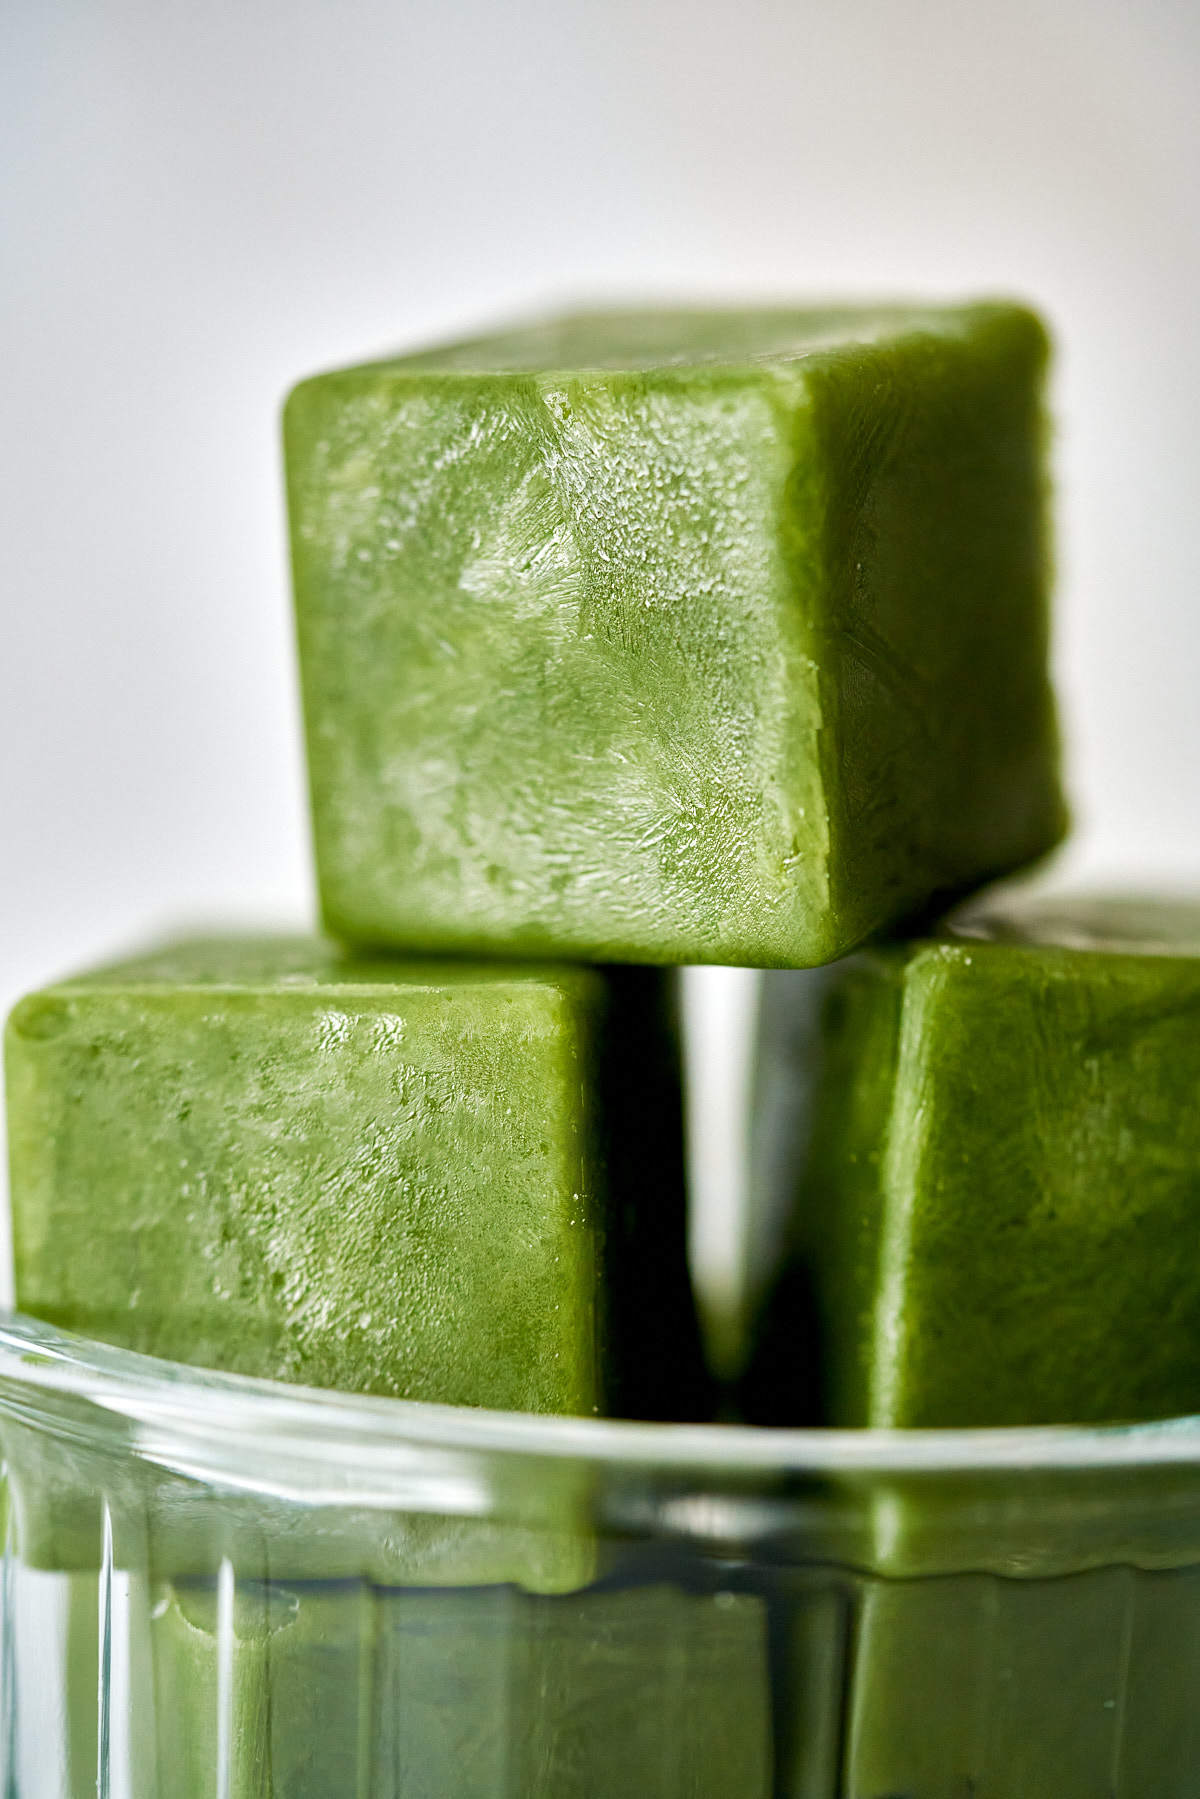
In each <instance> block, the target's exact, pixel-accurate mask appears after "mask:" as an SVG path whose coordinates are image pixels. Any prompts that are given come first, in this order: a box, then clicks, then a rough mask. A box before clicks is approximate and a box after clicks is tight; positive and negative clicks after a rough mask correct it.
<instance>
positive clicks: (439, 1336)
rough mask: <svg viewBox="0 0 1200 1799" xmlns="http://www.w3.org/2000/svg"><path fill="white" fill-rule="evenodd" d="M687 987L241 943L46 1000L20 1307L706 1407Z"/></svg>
mask: <svg viewBox="0 0 1200 1799" xmlns="http://www.w3.org/2000/svg"><path fill="white" fill-rule="evenodd" d="M668 981H669V977H667V976H664V975H660V974H658V973H657V972H655V971H650V970H646V971H639V970H628V971H614V972H612V973H605V972H602V971H599V970H594V969H582V968H572V967H570V966H567V967H559V968H554V967H544V968H538V967H536V966H524V965H522V966H519V967H511V966H504V965H500V964H483V965H479V964H475V965H473V964H469V963H461V964H456V965H453V966H439V965H436V964H433V963H410V964H404V963H388V962H386V961H376V962H356V961H354V960H352V959H347V958H345V957H343V956H341V955H340V954H339V953H338V952H336V951H335V950H333V949H331V948H329V947H327V946H325V945H323V944H321V943H319V942H316V941H310V940H305V939H280V940H265V941H256V940H249V941H236V940H234V941H220V940H218V941H201V942H194V943H186V944H182V945H180V946H178V947H176V948H173V949H167V950H165V951H164V952H162V953H160V954H157V955H150V956H148V957H146V958H145V959H143V960H139V961H130V962H125V963H122V964H120V965H117V966H114V967H110V968H107V969H102V970H100V971H98V972H96V973H93V974H89V975H83V976H80V977H79V978H77V979H75V980H68V981H64V982H62V983H61V984H59V985H58V986H55V987H52V988H48V989H46V990H45V991H44V992H42V993H39V994H35V995H33V996H32V997H30V998H28V999H25V1000H23V1001H22V1002H21V1003H20V1004H19V1005H18V1006H17V1008H16V1010H15V1012H14V1014H13V1017H12V1019H11V1022H10V1025H9V1033H8V1043H7V1072H8V1093H9V1125H10V1140H11V1157H12V1204H13V1230H14V1243H15V1263H16V1289H17V1298H18V1303H19V1304H20V1306H21V1307H22V1308H23V1309H24V1310H26V1311H29V1312H33V1313H35V1314H37V1315H39V1316H41V1317H43V1318H47V1319H49V1320H50V1321H51V1322H52V1323H56V1324H60V1325H62V1326H64V1327H66V1328H68V1329H72V1330H78V1331H81V1332H83V1333H84V1334H86V1335H91V1336H95V1337H99V1338H102V1339H104V1340H106V1341H109V1342H114V1343H118V1344H123V1345H125V1346H126V1347H128V1348H133V1349H138V1350H143V1351H147V1352H149V1353H152V1354H155V1355H161V1356H167V1357H170V1358H173V1359H176V1360H180V1361H187V1362H191V1363H195V1364H199V1365H203V1366H210V1367H219V1368H224V1369H229V1370H232V1371H234V1372H239V1373H243V1374H253V1375H265V1376H271V1377H275V1378H278V1379H284V1380H294V1381H301V1382H304V1383H306V1384H308V1385H312V1386H326V1387H336V1388H344V1389H346V1390H354V1391H362V1392H370V1393H382V1394H392V1395H398V1396H402V1397H406V1398H412V1399H426V1400H439V1401H444V1402H447V1403H454V1404H464V1405H486V1406H495V1407H501V1408H505V1409H519V1410H525V1411H534V1412H581V1413H590V1412H595V1411H597V1410H600V1411H608V1412H619V1413H629V1414H634V1415H639V1414H640V1415H653V1416H665V1417H670V1416H674V1415H676V1414H678V1415H680V1416H688V1415H694V1411H695V1408H696V1406H697V1404H698V1403H700V1402H699V1400H698V1398H697V1382H698V1380H699V1376H698V1365H699V1363H698V1350H697V1337H696V1332H695V1327H694V1324H693V1315H692V1309H691V1302H690V1296H689V1291H688V1286H687V1275H686V1266H685V1241H684V1239H685V1231H684V1217H683V1190H682V1176H681V1159H682V1152H681V1130H680V1118H679V1107H680V1096H679V1084H678V1064H677V1057H676V1045H675V1038H674V1034H673V1021H672V1015H671V1000H670V991H669V987H668V985H667V983H668Z"/></svg>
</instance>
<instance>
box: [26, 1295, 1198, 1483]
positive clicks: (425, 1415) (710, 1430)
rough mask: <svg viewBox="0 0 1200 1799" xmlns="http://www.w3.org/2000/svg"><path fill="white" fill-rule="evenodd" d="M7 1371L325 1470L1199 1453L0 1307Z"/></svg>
mask: <svg viewBox="0 0 1200 1799" xmlns="http://www.w3.org/2000/svg"><path fill="white" fill-rule="evenodd" d="M14 1386H16V1387H20V1388H22V1389H24V1390H25V1393H26V1396H25V1397H24V1398H23V1399H22V1401H21V1403H20V1406H19V1416H20V1418H21V1421H22V1422H23V1423H25V1424H31V1423H32V1424H34V1425H35V1426H36V1425H37V1424H38V1423H39V1422H43V1423H44V1424H45V1425H46V1427H47V1428H50V1429H53V1428H54V1422H53V1421H54V1418H55V1417H56V1416H59V1415H60V1414H59V1412H58V1410H57V1409H56V1407H55V1403H54V1402H55V1400H56V1399H58V1400H60V1401H61V1399H63V1398H65V1399H66V1400H67V1401H68V1402H69V1401H71V1400H74V1401H77V1402H79V1401H82V1402H84V1404H85V1405H86V1406H87V1408H88V1409H89V1410H90V1411H92V1412H94V1413H95V1420H94V1425H92V1426H91V1427H89V1426H88V1425H87V1424H82V1425H81V1420H80V1417H79V1415H78V1412H77V1411H73V1412H72V1417H71V1434H72V1436H73V1437H75V1438H76V1439H78V1435H79V1432H80V1430H81V1428H83V1429H84V1431H85V1432H86V1433H87V1434H94V1436H95V1438H96V1440H97V1441H98V1442H99V1441H101V1440H107V1438H108V1432H107V1431H106V1422H107V1421H109V1420H113V1419H116V1420H124V1421H125V1422H127V1423H128V1424H130V1425H131V1426H133V1427H135V1429H137V1430H138V1431H139V1432H144V1431H145V1430H147V1429H150V1430H152V1431H153V1433H154V1434H155V1436H156V1437H157V1438H158V1439H159V1440H160V1441H161V1435H162V1433H163V1432H166V1433H168V1434H169V1435H171V1436H174V1437H175V1438H177V1439H178V1440H179V1441H180V1442H186V1441H187V1440H189V1439H191V1440H193V1441H194V1440H195V1439H197V1438H202V1439H204V1440H205V1441H206V1442H208V1443H209V1444H213V1443H216V1442H220V1443H223V1444H224V1445H226V1446H227V1447H228V1448H230V1449H235V1448H240V1449H241V1450H243V1451H244V1452H246V1453H250V1454H253V1455H254V1456H257V1457H259V1458H260V1459H261V1461H262V1462H263V1463H264V1464H267V1463H269V1462H270V1460H271V1457H272V1455H273V1454H281V1455H286V1457H287V1459H288V1462H289V1464H290V1465H292V1466H293V1467H294V1466H295V1463H296V1460H297V1458H298V1457H299V1458H300V1459H301V1460H305V1459H309V1460H311V1461H312V1463H313V1465H314V1467H321V1468H323V1469H326V1470H327V1469H328V1466H329V1463H330V1459H331V1457H332V1456H333V1455H334V1454H337V1455H338V1456H339V1458H340V1457H343V1456H344V1457H347V1458H348V1459H349V1460H350V1461H351V1462H352V1463H359V1462H361V1461H363V1460H364V1459H365V1460H369V1461H370V1463H371V1464H372V1466H373V1467H375V1468H376V1469H385V1468H386V1467H387V1465H388V1464H389V1463H394V1464H395V1465H396V1466H397V1467H399V1466H401V1465H403V1464H404V1463H406V1462H408V1461H409V1460H411V1458H412V1456H413V1455H414V1453H420V1452H427V1451H435V1452H437V1451H441V1452H446V1453H455V1452H458V1453H473V1454H479V1455H496V1454H503V1455H507V1456H515V1457H519V1458H521V1459H535V1460H543V1459H545V1460H550V1461H555V1462H562V1461H571V1462H587V1463H590V1464H601V1465H614V1466H625V1467H628V1466H640V1467H653V1468H655V1469H658V1470H663V1471H668V1472H669V1471H671V1470H678V1471H679V1472H680V1473H686V1472H695V1471H698V1470H703V1469H711V1470H719V1471H720V1472H721V1473H722V1474H725V1475H733V1476H736V1475H740V1474H746V1475H749V1476H762V1475H780V1476H781V1475H788V1474H796V1475H801V1476H805V1477H809V1478H812V1477H820V1476H822V1475H828V1476H847V1475H855V1474H860V1475H904V1474H922V1473H950V1474H954V1473H962V1474H983V1473H989V1472H996V1473H1001V1472H1008V1473H1011V1472H1014V1471H1020V1470H1030V1471H1037V1470H1041V1471H1053V1470H1062V1471H1067V1470H1073V1469H1076V1470H1086V1469H1102V1468H1108V1469H1126V1470H1135V1469H1144V1468H1153V1467H1164V1466H1179V1465H1187V1464H1193V1463H1200V1416H1198V1415H1189V1416H1185V1417H1176V1418H1166V1419H1161V1420H1154V1421H1151V1422H1142V1423H1133V1424H1100V1425H1057V1424H1055V1425H1048V1424H1040V1425H1022V1426H1011V1425H1008V1426H1002V1427H990V1428H986V1429H979V1428H956V1429H938V1430H927V1429H919V1430H884V1429H876V1428H869V1429H853V1430H851V1429H825V1428H809V1427H805V1428H792V1427H782V1426H778V1427H777V1426H762V1425H749V1424H670V1423H662V1424H659V1423H647V1422H642V1421H635V1420H626V1419H614V1418H585V1417H566V1416H556V1415H548V1414H538V1413H527V1412H496V1411H488V1410H485V1409H483V1408H482V1407H474V1406H452V1405H435V1404H431V1403H429V1402H427V1401H421V1400H409V1399H390V1398H386V1397H382V1396H376V1395H369V1394H353V1393H335V1392H330V1391H327V1390H324V1389H318V1388H312V1387H302V1386H293V1385H290V1384H285V1383H283V1382H280V1381H270V1380H259V1379H255V1378H252V1377H250V1376H247V1375H240V1374H227V1373H222V1372H218V1371H214V1370H208V1369H198V1368H192V1367H188V1366H185V1365H184V1364H181V1363H176V1362H168V1361H163V1360H160V1359H158V1358H157V1357H154V1356H147V1355H141V1354H138V1353H135V1352H134V1351H131V1350H126V1349H119V1348H114V1347H113V1346H111V1345H109V1344H103V1343H96V1342H92V1341H90V1340H89V1339H87V1338H85V1337H81V1336H77V1335H75V1334H74V1333H72V1332H68V1331H63V1330H60V1329H58V1328H57V1327H56V1326H53V1325H49V1324H46V1323H44V1322H42V1321H41V1320H38V1319H35V1318H31V1317H28V1316H25V1315H22V1314H21V1313H18V1312H12V1311H7V1310H3V1309H0V1413H3V1412H6V1411H11V1410H12V1409H13V1407H12V1405H11V1403H10V1401H9V1400H8V1399H7V1398H6V1394H9V1393H11V1391H12V1389H13V1387H14ZM38 1397H42V1398H43V1399H44V1412H43V1414H41V1415H39V1412H38V1407H37V1402H38Z"/></svg>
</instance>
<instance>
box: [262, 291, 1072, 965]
mask: <svg viewBox="0 0 1200 1799" xmlns="http://www.w3.org/2000/svg"><path fill="white" fill-rule="evenodd" d="M1045 361H1046V339H1045V335H1044V333H1043V331H1042V328H1041V326H1040V324H1039V323H1038V321H1037V320H1036V319H1035V318H1034V317H1033V316H1032V315H1031V314H1029V313H1028V312H1025V311H1023V310H1021V309H1020V308H1018V307H1016V306H1010V305H998V304H997V305H973V306H957V307H953V306H950V307H914V308H903V307H895V308H882V309H880V308H873V307H862V306H859V307H853V306H851V307H844V308H838V309H833V310H830V309H825V310H820V311H814V310H798V309H772V310H765V311H741V312H738V311H716V312H704V311H695V312H693V311H666V312H642V313H639V312H629V313H614V314H611V315H596V316H588V315H581V316H572V317H566V318H563V319H559V320H557V321H552V322H550V323H548V324H545V325H543V326H541V327H534V328H530V329H528V330H522V331H515V332H511V333H509V334H506V335H501V336H497V337H493V338H490V339H484V340H481V341H479V342H474V343H467V344H461V345H458V346H454V347H450V348H447V349H443V350H437V351H431V352H428V353H426V354H423V355H415V356H408V357H399V358H396V359H394V360H390V361H385V362H378V363H373V364H370V365H367V366H364V367H361V368H353V369H347V370H343V371H341V372H337V373H333V374H326V375H320V376H317V377H315V378H314V379H312V380H309V381H306V382H303V383H302V384H301V385H300V386H299V387H298V388H297V389H296V390H295V391H294V392H293V394H292V395H291V397H290V399H289V401H288V405H287V409H286V415H285V421H284V435H285V449H286V457H287V466H288V485H289V495H290V510H291V522H292V546H293V566H294V574H295V588H296V605H297V615H298V625H299V641H300V659H301V673H302V681H303V692H304V707H305V714H306V725H307V736H308V754H309V769H310V780H311V788H312V800H313V814H314V820H315V831H316V848H317V861H318V872H319V879H320V888H321V895H322V903H323V908H324V913H325V918H326V921H327V922H328V924H329V926H330V927H331V928H332V929H333V930H334V932H335V933H336V934H337V935H338V936H341V937H344V938H346V939H348V940H349V941H352V942H362V943H367V944H372V945H374V944H391V945H394V946H399V947H402V948H406V949H420V950H425V951H455V952H465V953H468V954H473V953H478V952H479V951H480V950H481V949H486V950H487V951H489V952H491V953H497V952H499V953H505V954H530V955H549V954H552V955H556V956H559V955H561V956H569V957H581V958H587V959H594V960H598V961H609V960H611V961H616V962H663V963H688V962H717V963H736V964H745V965H766V966H772V965H783V966H793V965H809V964H814V963H820V962H824V961H827V960H830V959H832V958H834V957H836V956H838V955H840V954H842V953H843V952H844V951H845V950H847V949H849V948H850V947H851V946H852V945H854V944H856V943H858V942H859V941H860V940H861V939H863V938H864V937H866V936H867V935H868V934H869V933H871V932H873V931H875V930H877V929H878V928H879V927H881V926H883V925H885V924H887V923H889V922H891V921H895V920H897V919H900V918H902V917H905V916H906V915H909V914H912V913H914V912H915V911H917V910H918V909H921V908H923V907H924V906H925V905H927V903H928V902H929V901H930V899H931V896H934V895H944V894H947V893H952V892H956V891H961V890H964V889H966V888H968V887H971V886H973V885H975V884H977V883H978V882H979V881H980V880H981V879H982V878H984V877H985V876H987V875H989V874H992V873H995V872H998V871H1000V870H1002V869H1010V868H1013V867H1015V866H1017V865H1019V864H1022V863H1024V862H1026V861H1027V860H1029V859H1030V858H1031V857H1035V856H1037V855H1039V854H1041V853H1042V852H1043V851H1045V850H1046V849H1048V848H1049V847H1050V846H1051V845H1052V844H1053V843H1054V842H1055V841H1056V839H1057V838H1058V837H1059V835H1060V834H1061V832H1062V829H1063V823H1064V817H1063V806H1062V799H1061V795H1060V791H1059V785H1058V776H1057V745H1056V727H1055V718H1054V709H1053V702H1052V697H1051V692H1050V687H1049V684H1048V680H1047V672H1046V636H1047V621H1046V585H1047V574H1046V554H1045V521H1044V478H1043V471H1042V454H1041V453H1042V438H1043V416H1042V408H1041V385H1042V376H1043V370H1044V365H1045Z"/></svg>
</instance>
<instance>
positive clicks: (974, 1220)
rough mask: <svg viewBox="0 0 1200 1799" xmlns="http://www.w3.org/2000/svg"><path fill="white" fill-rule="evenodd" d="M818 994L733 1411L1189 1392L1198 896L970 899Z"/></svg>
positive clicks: (979, 1415)
mask: <svg viewBox="0 0 1200 1799" xmlns="http://www.w3.org/2000/svg"><path fill="white" fill-rule="evenodd" d="M825 992H826V999H825V1004H824V1011H823V1023H822V1027H821V1037H820V1043H819V1047H818V1049H817V1051H816V1052H815V1053H814V1054H813V1055H811V1056H810V1057H809V1059H808V1065H807V1066H805V1065H803V1064H801V1063H800V1062H798V1063H797V1064H796V1068H795V1075H796V1078H797V1080H798V1081H811V1080H813V1079H814V1078H815V1101H814V1110H813V1122H812V1127H811V1134H810V1140H809V1142H808V1145H807V1150H806V1153H805V1154H804V1155H803V1156H801V1157H800V1158H799V1160H800V1163H801V1173H800V1176H799V1184H798V1189H797V1190H796V1191H795V1192H794V1193H793V1195H792V1202H793V1213H792V1231H793V1240H792V1254H791V1261H790V1265H789V1267H788V1271H787V1275H786V1276H785V1279H784V1282H783V1283H782V1285H781V1287H780V1290H779V1291H780V1295H781V1297H780V1298H777V1300H776V1304H775V1308H774V1313H773V1315H772V1316H771V1317H770V1322H769V1324H768V1327H767V1329H766V1331H765V1332H764V1340H763V1347H762V1350H761V1352H760V1356H759V1361H758V1365H757V1368H756V1371H755V1374H754V1377H753V1379H752V1382H751V1405H752V1409H753V1410H754V1411H755V1413H756V1415H758V1416H763V1417H770V1418H774V1419H776V1420H781V1421H782V1420H785V1419H787V1418H788V1417H798V1416H803V1417H810V1416H812V1415H813V1414H814V1412H815V1413H816V1415H818V1416H820V1417H822V1418H823V1419H824V1420H826V1421H828V1422H830V1423H835V1424H840V1425H860V1424H874V1425H1005V1424H1041V1423H1068V1422H1073V1423H1091V1422H1101V1421H1105V1420H1123V1419H1145V1418H1155V1417H1163V1416H1170V1415H1173V1414H1176V1413H1184V1412H1194V1411H1197V1410H1200V1256H1198V1255H1197V1253H1196V1242H1197V1224H1198V1221H1200V1107H1197V1104H1196V1097H1197V1087H1198V1083H1200V905H1194V904H1182V903H1172V902H1169V901H1151V900H1120V899H1112V900H1100V899H1092V900H1079V901H1054V902H1050V901H1047V902H1043V903H1042V904H1041V905H1040V906H1037V905H1033V906H1031V905H1029V904H1028V902H1027V903H1026V905H1025V906H1024V907H1023V908H1019V907H1016V906H1010V908H1009V909H1008V910H1007V911H1006V910H1003V909H1000V908H999V907H998V906H997V904H995V903H993V904H992V905H991V906H990V907H981V908H979V909H978V910H975V911H973V912H968V913H966V914H964V915H962V916H961V917H960V918H959V920H958V921H957V922H956V923H953V924H952V925H951V927H949V928H948V929H946V930H945V931H944V932H943V933H942V934H941V935H939V936H937V937H933V938H929V939H925V940H921V941H915V942H910V943H901V944H897V945H894V946H891V947H881V948H877V949H871V950H869V951H866V952H863V953H861V954H860V955H858V956H857V957H855V958H852V959H851V960H849V961H848V962H847V963H846V965H845V967H844V968H843V969H841V970H838V971H835V972H834V973H833V974H832V976H831V979H830V983H829V985H828V986H827V988H826V990H825ZM793 1160H795V1158H793ZM777 1165H780V1166H784V1165H787V1158H785V1157H777ZM805 1288H807V1289H808V1290H809V1291H811V1293H812V1294H813V1295H814V1297H815V1301H816V1312H817V1318H818V1323H819V1334H820V1362H821V1373H820V1378H819V1399H818V1403H817V1404H816V1406H814V1405H813V1400H812V1388H813V1381H814V1375H813V1369H812V1365H811V1361H810V1359H809V1358H808V1356H807V1355H806V1354H804V1355H802V1354H800V1353H798V1352H797V1348H796V1346H797V1345H799V1344H800V1343H802V1342H803V1341H804V1339H805V1336H806V1333H805V1331H804V1329H803V1328H802V1320H801V1317H800V1309H799V1305H798V1303H797V1301H798V1295H799V1293H801V1292H803V1290H804V1289H805ZM783 1296H786V1297H783Z"/></svg>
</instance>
